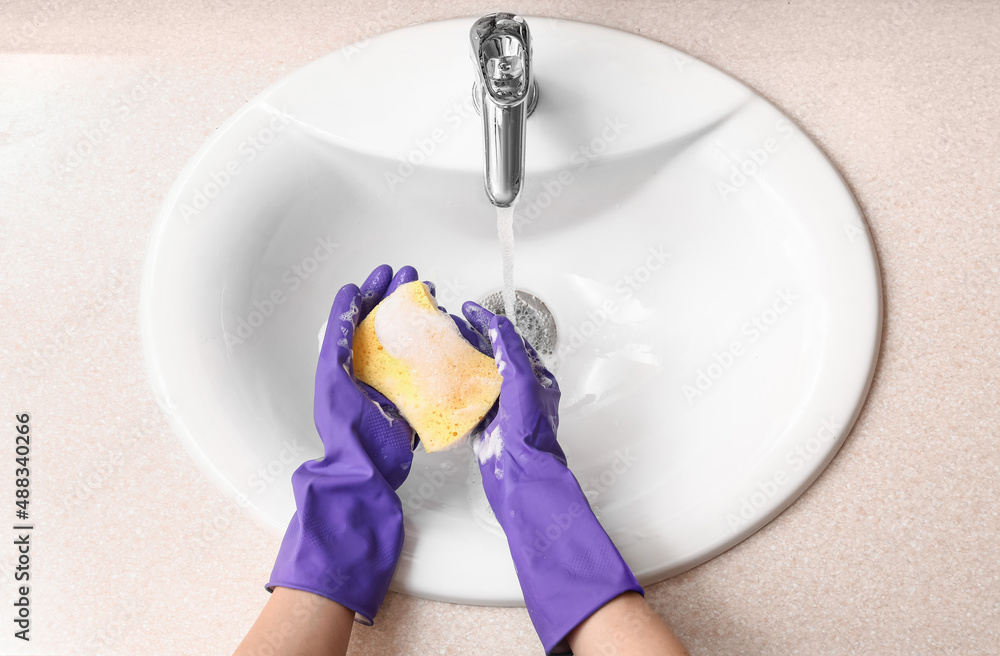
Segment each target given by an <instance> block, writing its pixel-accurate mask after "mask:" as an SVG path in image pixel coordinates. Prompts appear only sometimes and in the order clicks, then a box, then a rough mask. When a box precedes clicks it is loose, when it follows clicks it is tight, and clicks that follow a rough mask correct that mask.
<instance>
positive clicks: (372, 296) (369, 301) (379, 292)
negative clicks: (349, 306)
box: [358, 264, 392, 323]
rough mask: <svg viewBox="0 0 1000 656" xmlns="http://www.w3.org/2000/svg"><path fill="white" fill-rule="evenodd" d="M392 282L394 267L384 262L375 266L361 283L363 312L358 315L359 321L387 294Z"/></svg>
mask: <svg viewBox="0 0 1000 656" xmlns="http://www.w3.org/2000/svg"><path fill="white" fill-rule="evenodd" d="M391 282H392V267H391V266H389V265H388V264H382V265H380V266H377V267H375V270H374V271H372V272H371V274H370V275H369V276H368V278H367V279H366V280H365V281H364V283H362V285H361V312H360V313H359V315H358V322H359V323H360V322H361V321H364V318H365V317H367V316H368V314H369V313H371V311H372V310H373V309H374V308H375V306H376V305H378V304H379V301H381V300H382V298H383V297H384V296H385V292H386V290H387V289H388V288H389V284H390V283H391Z"/></svg>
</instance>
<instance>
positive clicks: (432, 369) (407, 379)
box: [354, 281, 503, 452]
mask: <svg viewBox="0 0 1000 656" xmlns="http://www.w3.org/2000/svg"><path fill="white" fill-rule="evenodd" d="M354 375H355V376H357V378H358V380H360V381H361V382H363V383H367V384H368V385H371V386H372V387H374V388H375V389H377V390H378V391H379V392H381V393H382V394H384V395H385V396H386V398H388V399H389V400H390V401H392V402H393V403H394V404H395V405H396V407H397V408H399V411H400V413H402V415H403V417H405V418H406V420H407V421H408V422H409V424H410V426H411V427H412V428H413V430H415V431H416V432H417V435H419V436H420V441H421V442H422V443H423V445H424V448H425V449H426V450H427V451H428V452H432V451H440V450H442V449H445V448H447V447H449V446H451V445H452V444H454V443H456V442H458V441H459V440H460V439H462V438H463V437H465V436H466V435H468V434H469V432H470V431H471V430H472V429H473V428H475V426H476V424H478V423H479V421H480V420H481V419H482V418H483V417H484V416H486V413H487V412H488V411H489V409H490V407H491V406H492V405H493V403H494V401H496V399H497V397H498V396H499V395H500V383H501V381H502V380H503V377H502V376H501V375H500V374H499V373H498V372H497V367H496V364H495V363H494V362H493V359H492V358H489V357H487V356H485V355H483V354H482V353H480V352H479V351H477V350H476V349H475V348H474V347H473V346H472V345H470V344H469V343H468V342H467V341H465V338H463V337H462V335H461V333H459V332H458V328H457V327H456V326H455V324H454V322H453V321H452V319H451V317H449V316H448V315H447V314H445V313H444V312H441V311H440V310H438V308H437V304H436V303H435V301H434V297H433V296H431V294H430V290H429V289H428V288H427V286H426V285H424V283H422V282H420V281H413V282H410V283H406V284H404V285H400V286H399V288H397V289H396V291H394V292H393V293H392V294H390V295H389V296H387V297H386V298H385V299H383V300H382V302H381V303H379V304H378V305H377V306H375V309H374V310H372V311H371V314H369V315H368V316H367V317H365V319H364V320H363V321H362V322H361V325H359V326H358V328H357V330H356V331H355V333H354Z"/></svg>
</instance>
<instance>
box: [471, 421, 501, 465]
mask: <svg viewBox="0 0 1000 656" xmlns="http://www.w3.org/2000/svg"><path fill="white" fill-rule="evenodd" d="M472 448H473V451H474V452H475V454H476V457H477V458H479V464H481V465H485V464H486V461H487V460H489V459H490V458H497V459H499V458H500V457H501V456H502V455H503V435H502V434H501V433H500V427H499V426H495V427H494V428H493V430H492V431H489V430H488V431H485V432H484V433H483V436H482V438H480V439H479V440H477V441H476V443H475V444H473V445H472ZM501 476H503V469H500V470H499V473H498V475H497V478H500V477H501Z"/></svg>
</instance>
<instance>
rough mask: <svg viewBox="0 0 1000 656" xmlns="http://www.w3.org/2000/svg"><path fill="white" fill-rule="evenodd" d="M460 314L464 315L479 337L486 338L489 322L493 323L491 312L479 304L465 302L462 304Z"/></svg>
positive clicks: (488, 332)
mask: <svg viewBox="0 0 1000 656" xmlns="http://www.w3.org/2000/svg"><path fill="white" fill-rule="evenodd" d="M462 314H463V315H465V318H466V320H468V322H469V324H470V325H471V326H472V327H473V328H475V329H476V332H478V333H479V334H480V335H482V336H483V337H486V336H487V335H489V334H490V322H491V321H493V317H494V314H493V313H492V312H490V311H489V310H487V309H486V308H484V307H483V306H482V305H480V304H479V303H474V302H472V301H466V302H465V303H463V304H462Z"/></svg>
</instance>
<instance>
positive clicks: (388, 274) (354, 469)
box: [266, 265, 417, 624]
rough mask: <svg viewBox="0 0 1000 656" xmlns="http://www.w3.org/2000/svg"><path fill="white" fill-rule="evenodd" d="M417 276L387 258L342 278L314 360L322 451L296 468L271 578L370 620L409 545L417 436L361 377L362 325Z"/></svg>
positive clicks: (315, 410)
mask: <svg viewBox="0 0 1000 656" xmlns="http://www.w3.org/2000/svg"><path fill="white" fill-rule="evenodd" d="M416 279H417V272H416V271H415V270H414V269H413V268H412V267H403V268H402V269H400V270H399V272H398V273H397V274H396V276H395V277H393V275H392V269H391V268H390V267H389V266H386V265H383V266H380V267H378V268H377V269H375V270H374V271H373V272H372V274H371V275H370V276H369V277H368V279H367V280H366V281H365V282H364V284H363V285H362V286H361V288H360V289H358V287H357V286H356V285H353V284H352V285H346V286H344V287H343V288H341V290H340V292H339V293H338V294H337V297H336V299H335V300H334V302H333V308H332V309H331V310H330V320H329V323H328V324H327V328H326V335H325V337H324V339H323V346H322V348H321V350H320V355H319V364H318V365H317V367H316V389H315V398H314V404H313V418H314V420H315V422H316V429H317V430H318V431H319V436H320V438H321V439H322V441H323V450H324V455H323V457H322V458H320V459H318V460H309V461H307V462H305V463H304V464H303V465H302V466H300V467H299V468H298V469H297V470H296V471H295V473H294V474H292V490H293V491H294V494H295V507H296V511H295V515H294V516H293V517H292V520H291V522H290V523H289V525H288V529H287V531H286V532H285V537H284V539H283V540H282V542H281V548H280V549H279V550H278V557H277V559H276V560H275V563H274V569H273V571H272V572H271V578H270V580H269V582H268V584H267V586H266V587H267V590H268V591H273V590H274V588H275V587H277V586H281V587H285V588H295V589H298V590H305V591H307V592H312V593H314V594H318V595H321V596H324V597H327V598H328V599H332V600H333V601H336V602H337V603H339V604H342V605H343V606H346V607H347V608H350V609H351V610H353V611H354V612H355V613H357V614H358V615H359V616H360V617H361V618H362V621H364V622H365V623H367V624H371V623H372V622H373V620H374V618H375V614H376V613H377V612H378V608H379V606H380V605H381V604H382V600H383V599H384V598H385V595H386V592H387V591H388V590H389V582H390V580H391V579H392V574H393V571H394V570H395V569H396V562H397V561H398V560H399V554H400V551H401V549H402V547H403V511H402V505H401V504H400V501H399V497H397V496H396V493H395V490H396V489H397V488H399V486H400V485H402V483H403V481H404V480H405V479H406V475H407V474H408V473H409V468H410V464H411V462H412V459H413V451H412V449H413V446H414V445H415V436H414V434H413V430H412V429H411V428H410V426H409V424H407V423H406V421H404V420H403V419H402V418H401V417H400V415H399V413H398V412H397V411H396V409H395V407H394V406H393V405H392V403H390V402H389V401H388V400H387V399H386V398H385V397H384V396H382V395H381V394H379V393H378V392H376V391H375V390H373V389H372V388H371V387H368V386H367V385H364V384H362V383H359V382H358V381H357V380H356V379H355V378H354V372H353V367H352V362H351V355H352V345H353V341H354V330H355V328H357V325H358V323H360V321H361V320H362V319H363V318H364V317H365V316H367V315H368V313H369V312H371V311H372V308H374V307H375V306H376V305H377V304H378V303H379V301H381V300H382V298H383V297H385V296H387V295H389V294H391V293H392V292H393V291H394V290H395V289H396V288H397V287H399V285H401V284H403V283H406V282H410V281H413V280H416Z"/></svg>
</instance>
